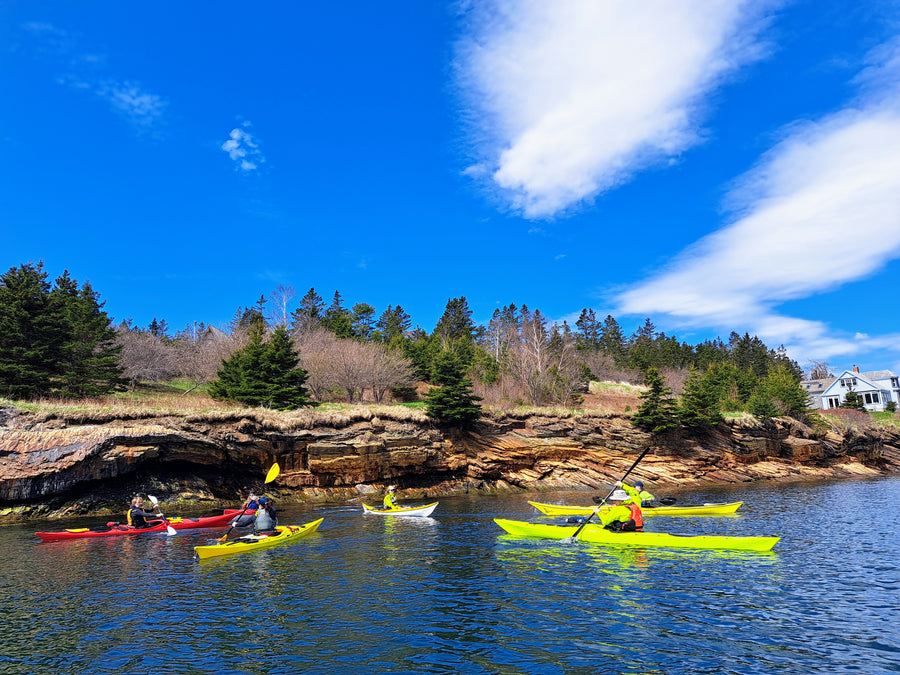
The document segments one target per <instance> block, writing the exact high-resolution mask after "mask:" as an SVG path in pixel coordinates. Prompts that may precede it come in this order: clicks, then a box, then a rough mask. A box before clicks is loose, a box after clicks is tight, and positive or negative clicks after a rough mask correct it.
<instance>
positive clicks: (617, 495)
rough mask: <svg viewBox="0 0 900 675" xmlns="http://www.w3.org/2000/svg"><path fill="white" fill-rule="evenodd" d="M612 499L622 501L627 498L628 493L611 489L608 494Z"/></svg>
mask: <svg viewBox="0 0 900 675" xmlns="http://www.w3.org/2000/svg"><path fill="white" fill-rule="evenodd" d="M609 498H610V499H611V500H612V501H616V502H624V501H625V500H626V499H628V493H627V492H625V490H613V493H612V494H611V495H610V496H609Z"/></svg>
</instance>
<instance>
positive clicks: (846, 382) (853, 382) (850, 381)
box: [841, 377, 856, 388]
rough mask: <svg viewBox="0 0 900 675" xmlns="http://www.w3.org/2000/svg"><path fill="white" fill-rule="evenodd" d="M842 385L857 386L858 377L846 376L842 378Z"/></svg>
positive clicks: (846, 386)
mask: <svg viewBox="0 0 900 675" xmlns="http://www.w3.org/2000/svg"><path fill="white" fill-rule="evenodd" d="M841 386H842V387H845V388H848V387H855V386H856V378H855V377H845V378H844V379H843V380H841Z"/></svg>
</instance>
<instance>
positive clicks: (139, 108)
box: [23, 22, 168, 130]
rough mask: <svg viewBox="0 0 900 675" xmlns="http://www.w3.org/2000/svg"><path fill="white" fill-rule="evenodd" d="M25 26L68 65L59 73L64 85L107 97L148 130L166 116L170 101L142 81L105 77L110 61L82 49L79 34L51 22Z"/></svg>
mask: <svg viewBox="0 0 900 675" xmlns="http://www.w3.org/2000/svg"><path fill="white" fill-rule="evenodd" d="M23 30H25V31H26V32H27V33H29V34H30V35H32V36H33V37H35V38H36V39H37V40H38V48H39V49H40V50H41V51H43V52H46V53H49V54H51V55H52V56H53V57H54V58H55V59H58V60H59V61H60V63H63V64H65V65H64V69H65V70H64V71H63V74H61V75H58V76H57V77H56V82H57V83H58V84H60V85H63V86H66V87H70V88H72V89H75V90H78V91H85V92H90V93H92V94H94V95H95V96H97V97H98V98H99V99H101V100H102V101H105V102H106V103H107V104H108V105H109V106H110V107H111V108H112V110H113V111H115V112H116V113H118V114H120V115H122V116H123V117H124V118H125V119H127V120H128V121H129V122H130V123H132V124H133V125H134V126H136V127H138V128H139V129H141V130H146V129H149V128H151V127H154V126H156V125H157V123H158V122H159V121H160V120H161V119H162V117H163V113H164V111H165V109H166V107H167V106H168V103H167V102H166V101H165V99H163V98H162V97H160V96H158V95H156V94H151V93H148V92H147V91H146V90H145V89H144V88H143V87H141V85H140V84H138V83H136V82H132V81H119V80H116V79H110V78H108V77H106V78H105V77H101V76H100V75H99V74H98V71H99V70H100V69H102V68H105V67H106V65H107V62H106V57H105V56H104V55H102V54H95V53H89V52H83V51H81V47H80V44H79V36H78V35H75V34H72V33H69V32H68V31H65V30H62V29H60V28H57V27H56V26H54V25H52V24H48V23H38V22H32V23H26V24H25V25H23Z"/></svg>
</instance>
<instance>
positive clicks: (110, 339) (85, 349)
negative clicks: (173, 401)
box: [50, 272, 165, 396]
mask: <svg viewBox="0 0 900 675" xmlns="http://www.w3.org/2000/svg"><path fill="white" fill-rule="evenodd" d="M50 300H51V304H52V305H53V308H54V311H55V312H56V314H57V316H59V317H60V325H61V326H63V327H64V329H65V334H66V340H65V342H64V343H63V345H62V350H61V354H60V361H59V365H60V378H59V389H60V393H61V394H62V395H63V396H100V395H103V394H108V393H109V392H111V391H115V390H116V389H120V388H122V387H124V386H125V379H124V378H123V376H122V368H121V366H120V365H119V356H120V354H121V353H122V345H118V344H116V331H115V329H114V328H113V327H112V324H111V322H110V319H109V316H108V315H107V314H106V312H104V311H103V303H102V302H100V300H99V297H98V296H97V294H96V293H95V292H94V290H93V289H92V288H91V285H90V284H89V283H87V282H85V283H84V284H83V285H82V286H81V289H79V288H78V285H77V282H75V280H74V279H71V278H70V277H69V273H68V272H64V273H63V275H62V276H60V277H59V278H58V279H57V280H56V284H55V286H54V288H53V290H52V291H51V292H50ZM164 324H165V322H163V326H164Z"/></svg>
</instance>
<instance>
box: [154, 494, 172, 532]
mask: <svg viewBox="0 0 900 675" xmlns="http://www.w3.org/2000/svg"><path fill="white" fill-rule="evenodd" d="M147 497H148V498H149V499H150V501H151V502H152V503H153V506H155V507H156V512H157V513H158V514H159V517H160V518H162V519H163V522H164V523H165V524H166V534H167V535H169V536H170V537H171V536H173V535H176V534H178V531H177V530H176V529H175V528H174V527H172V526H171V525H169V521H168V520H166V517H165V516H164V515H163V514H162V511H160V510H159V500H158V499H157V498H156V497H154V496H153V495H147Z"/></svg>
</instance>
